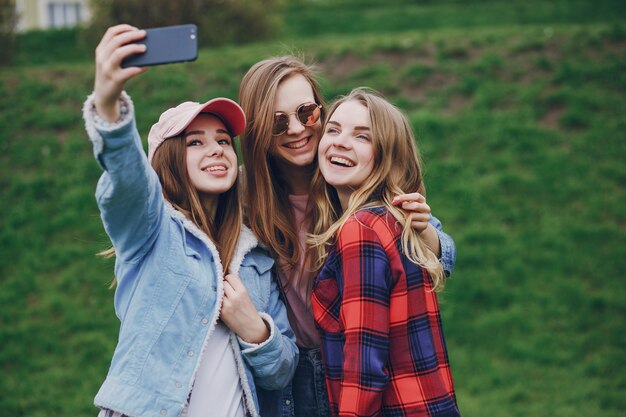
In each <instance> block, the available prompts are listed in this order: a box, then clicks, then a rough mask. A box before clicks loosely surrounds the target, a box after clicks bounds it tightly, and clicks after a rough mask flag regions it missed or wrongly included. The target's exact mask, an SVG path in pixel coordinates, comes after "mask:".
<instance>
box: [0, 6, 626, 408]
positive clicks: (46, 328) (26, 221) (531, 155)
mask: <svg viewBox="0 0 626 417" xmlns="http://www.w3.org/2000/svg"><path fill="white" fill-rule="evenodd" d="M309 3H313V2H309ZM345 3H349V1H346V2H344V4H345ZM401 3H402V2H401V1H399V0H396V1H393V2H390V3H389V4H390V6H389V7H391V8H392V9H393V7H400V6H399V5H400V4H401ZM318 4H319V8H320V10H328V9H324V8H325V7H326V8H332V7H339V6H333V3H331V2H326V1H321V0H319V2H318ZM436 4H437V3H435V2H431V3H426V4H425V5H424V7H430V8H436V7H437V6H436ZM472 4H473V3H472ZM472 4H470V5H468V6H467V7H477V6H475V5H472ZM498 4H500V6H498ZM549 4H562V3H558V2H556V3H549ZM572 4H573V6H572V8H573V9H575V10H578V12H579V13H578V14H575V16H576V19H574V18H572V15H573V14H574V12H573V11H571V10H570V11H566V10H565V11H564V13H565V15H566V16H570V17H571V20H572V21H570V22H566V23H563V22H562V19H560V18H559V19H557V18H556V17H555V16H554V14H550V13H548V12H545V11H544V12H542V11H541V10H538V11H536V13H537V18H536V21H533V22H531V23H532V24H523V23H524V22H514V23H516V24H515V25H508V26H507V25H504V24H501V23H502V22H501V21H499V20H498V19H496V17H495V16H494V15H493V14H491V15H489V16H490V20H485V21H484V22H483V23H481V24H480V25H478V24H476V25H473V26H474V27H471V28H470V27H454V25H443V24H442V25H438V26H435V25H434V26H432V27H431V28H430V29H429V30H411V29H409V28H402V31H400V32H392V31H389V32H387V31H381V32H380V33H365V32H364V33H360V31H356V29H355V30H354V31H352V33H345V34H342V35H338V34H337V33H334V34H326V35H324V36H316V37H313V36H309V37H302V38H299V40H294V39H295V38H294V39H291V40H289V41H285V40H284V39H283V40H278V41H275V42H268V43H262V44H261V43H260V44H254V45H247V46H238V47H224V48H219V49H205V50H202V51H201V53H200V58H199V60H198V61H197V62H194V63H189V64H185V65H175V66H166V67H161V68H152V69H151V70H150V71H148V73H147V74H145V75H144V76H143V77H142V78H140V79H137V80H133V81H132V82H130V83H129V85H128V88H127V89H128V91H129V92H130V93H131V95H132V96H133V99H134V101H135V105H136V108H137V112H138V116H139V120H138V126H139V129H140V132H141V133H142V134H143V136H144V137H145V136H146V135H147V132H148V129H149V127H150V125H151V124H152V123H153V122H154V120H156V119H157V118H158V116H159V114H160V112H161V111H162V110H163V109H164V108H166V107H168V106H171V105H173V104H176V103H177V102H180V101H182V100H185V99H189V98H195V99H198V100H202V99H208V98H209V97H212V96H215V95H225V96H228V97H231V98H236V96H237V89H238V83H239V80H240V78H241V75H243V73H244V72H245V71H246V70H247V69H248V68H249V67H250V65H252V64H253V63H254V62H256V61H257V60H259V59H261V58H263V57H266V56H268V55H272V54H280V53H284V52H287V51H302V52H304V53H305V55H306V56H307V57H308V58H309V59H311V60H315V61H316V62H317V65H318V67H319V69H320V72H321V75H322V77H323V78H322V85H323V88H324V93H325V96H326V98H328V99H331V98H332V97H334V96H335V95H337V94H343V93H346V92H347V91H349V90H350V89H351V88H352V87H355V86H356V85H367V86H372V87H376V88H379V89H381V90H382V91H383V92H384V93H385V94H386V95H387V96H388V98H389V99H390V100H392V101H393V102H394V103H396V104H398V105H399V106H401V107H402V109H403V110H404V111H405V112H406V113H407V115H408V116H409V118H410V120H411V123H412V125H413V127H414V129H415V131H416V133H417V136H418V145H419V147H420V149H421V151H422V154H423V157H424V160H425V164H426V183H427V187H428V201H429V204H430V205H431V207H432V208H433V211H434V213H435V215H437V216H438V217H439V218H440V219H442V220H443V222H444V225H445V229H446V231H447V232H449V233H450V234H451V235H452V236H453V237H454V238H455V241H456V244H457V249H458V257H457V264H456V269H455V272H454V274H453V279H451V280H449V281H448V283H447V286H446V288H445V290H444V292H443V293H442V294H441V296H440V300H441V308H442V312H443V316H444V328H445V331H446V336H447V342H448V349H449V353H450V360H451V363H452V367H453V373H454V377H455V383H456V389H457V394H458V400H459V405H460V407H461V411H462V412H463V415H464V416H470V417H471V416H481V417H483V416H486V417H496V416H497V417H500V416H501V417H516V416H520V417H521V416H533V417H543V416H546V417H548V416H550V417H552V416H556V417H572V416H574V417H577V416H585V417H587V416H588V417H595V416H600V415H602V416H609V417H612V416H615V417H617V416H621V415H623V410H625V409H626V400H625V398H626V397H624V395H623V393H624V392H625V391H626V375H625V374H624V372H623V369H624V368H626V324H625V322H624V317H625V316H626V286H625V285H624V284H623V283H622V279H623V269H624V266H625V262H624V259H626V214H625V213H626V198H625V197H626V196H625V192H624V185H625V184H626V168H624V161H625V160H626V141H625V139H626V137H625V133H624V132H626V119H625V118H624V114H626V111H625V110H626V77H625V76H624V74H626V71H625V69H626V22H624V20H623V19H621V20H620V16H619V15H615V14H614V15H613V16H612V17H611V18H610V19H609V18H607V19H605V20H606V22H604V23H603V22H602V21H599V20H598V19H593V18H592V17H593V16H583V14H582V13H580V12H581V10H583V11H584V10H587V9H586V8H585V7H587V6H584V5H586V4H587V3H583V2H572ZM616 4H617V3H613V2H599V3H598V7H597V9H598V10H599V11H598V12H597V13H600V12H602V11H603V10H606V8H607V7H608V6H606V5H612V6H611V7H613V8H614V9H613V10H617V9H615V8H616V7H618V6H616ZM489 5H492V6H490V7H492V8H496V6H497V7H503V6H501V3H498V2H488V3H487V6H489ZM603 5H605V6H603ZM487 6H485V7H487ZM583 6H584V7H583ZM416 7H417V6H416ZM440 7H441V8H442V9H439V10H440V11H441V13H440V14H438V15H437V16H440V21H443V20H445V19H448V17H446V16H448V15H447V14H446V13H444V11H445V10H447V9H446V8H451V7H453V4H452V2H444V3H443V4H442V5H441V6H440ZM454 7H461V6H460V5H459V4H456V5H455V6H454ZM464 7H465V6H464ZM516 7H524V6H516ZM546 7H547V8H548V6H546ZM487 9H489V7H487ZM346 10H347V11H346V13H348V11H350V10H353V9H346ZM371 10H372V11H371V13H374V14H375V13H379V12H381V11H380V10H379V8H376V7H374V6H372V7H371ZM489 10H490V9H489ZM288 13H291V12H289V11H288ZM320 13H321V12H320ZM381 13H382V12H381ZM494 13H495V12H494ZM542 13H544V14H545V15H546V16H547V17H546V16H544V17H541V16H542ZM307 16H309V17H307ZM310 16H312V15H306V16H303V17H302V21H304V20H306V19H313V17H310ZM313 16H314V15H313ZM622 16H623V15H622ZM474 18H476V19H477V17H474ZM540 18H541V19H543V20H541V19H540ZM459 19H460V18H459ZM485 19H486V18H485ZM503 19H505V20H506V16H503ZM381 22H382V23H381V24H387V25H388V26H389V27H390V26H391V25H389V24H388V23H384V22H386V20H385V21H381ZM616 22H617V23H616ZM509 23H511V22H509ZM547 23H549V25H548V24H547ZM290 24H292V25H295V23H290ZM357 32H358V33H357ZM23 53H24V54H27V52H23ZM70 61H71V62H67V63H62V62H58V63H47V64H45V63H44V62H40V61H37V62H35V63H34V65H18V66H15V67H12V68H5V69H0V131H1V132H2V135H1V137H2V139H1V140H0V166H1V167H2V169H1V171H0V189H1V190H2V200H0V210H1V211H2V213H3V215H2V220H1V223H0V244H1V245H2V246H1V247H2V251H0V276H1V277H2V278H0V305H1V306H2V308H1V309H0V345H1V346H2V347H1V348H0V367H1V369H2V377H1V378H0V392H2V393H3V394H4V395H2V397H1V398H0V409H2V410H3V411H2V413H0V414H2V415H3V416H8V417H18V416H35V417H40V416H41V417H43V416H46V417H47V416H50V415H72V416H85V417H86V416H93V415H94V412H95V411H96V410H95V409H94V408H93V406H92V405H91V401H92V398H93V396H94V394H95V392H96V391H97V389H98V387H99V385H100V383H101V382H102V379H103V378H104V376H105V374H106V371H107V367H108V363H109V360H110V357H111V354H112V352H113V349H114V346H115V341H116V337H117V329H118V322H117V320H116V318H115V316H114V313H113V300H112V297H113V292H112V291H110V290H108V284H109V282H110V280H111V278H112V274H113V270H112V262H111V261H105V260H102V259H99V258H96V256H95V253H96V252H98V251H99V250H102V249H104V248H106V247H108V240H107V237H106V235H105V234H104V231H103V230H102V226H101V224H100V219H99V215H98V211H97V208H96V205H95V201H94V198H93V193H94V189H95V184H96V181H97V178H98V176H99V173H100V171H99V168H98V166H97V164H96V163H95V161H94V160H93V158H92V154H91V146H90V144H89V143H88V141H87V138H86V135H85V133H84V130H83V125H82V120H81V112H80V108H81V105H82V102H83V100H84V98H85V97H86V95H87V94H88V93H89V92H90V91H91V88H92V83H93V68H92V63H91V62H88V61H84V60H83V61H81V60H77V61H76V60H75V61H72V60H71V59H70ZM35 64H36V65H35Z"/></svg>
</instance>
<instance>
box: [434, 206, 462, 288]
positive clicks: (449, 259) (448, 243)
mask: <svg viewBox="0 0 626 417" xmlns="http://www.w3.org/2000/svg"><path fill="white" fill-rule="evenodd" d="M429 222H430V224H432V225H433V226H434V228H435V230H437V235H438V236H439V246H440V247H441V256H440V257H439V260H440V261H441V263H442V264H443V270H444V271H445V273H446V276H447V277H449V276H450V275H451V274H452V270H453V269H454V263H455V262H456V246H455V245H454V240H452V237H451V236H450V235H448V234H447V233H445V232H444V231H443V226H442V224H441V222H440V221H439V219H438V218H436V217H435V216H432V215H431V216H430V219H429Z"/></svg>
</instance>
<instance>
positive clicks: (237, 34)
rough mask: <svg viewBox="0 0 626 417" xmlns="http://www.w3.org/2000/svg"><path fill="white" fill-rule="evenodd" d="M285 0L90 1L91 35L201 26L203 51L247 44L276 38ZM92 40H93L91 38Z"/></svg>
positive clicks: (199, 31)
mask: <svg viewBox="0 0 626 417" xmlns="http://www.w3.org/2000/svg"><path fill="white" fill-rule="evenodd" d="M284 3H285V0H178V1H172V0H91V6H92V12H93V19H92V23H91V28H90V30H89V32H90V33H91V36H95V37H96V38H98V39H99V38H100V36H102V33H104V30H105V29H106V27H108V26H111V25H113V24H117V23H129V24H132V25H134V26H137V27H140V28H151V27H158V26H169V25H177V24H185V23H194V24H196V25H198V35H199V42H200V46H201V47H205V46H216V45H222V44H227V43H244V42H249V41H252V40H262V39H268V38H271V37H273V36H275V35H276V34H277V33H278V32H279V30H280V27H281V25H282V22H281V16H282V13H281V12H280V11H281V10H280V9H281V8H282V7H283V5H284ZM91 36H90V37H91Z"/></svg>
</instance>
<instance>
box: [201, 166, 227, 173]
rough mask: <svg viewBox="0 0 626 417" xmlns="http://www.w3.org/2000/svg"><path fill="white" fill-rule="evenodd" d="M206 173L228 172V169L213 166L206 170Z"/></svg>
mask: <svg viewBox="0 0 626 417" xmlns="http://www.w3.org/2000/svg"><path fill="white" fill-rule="evenodd" d="M204 170H205V171H209V172H215V171H226V167H223V166H212V167H208V168H205V169H204Z"/></svg>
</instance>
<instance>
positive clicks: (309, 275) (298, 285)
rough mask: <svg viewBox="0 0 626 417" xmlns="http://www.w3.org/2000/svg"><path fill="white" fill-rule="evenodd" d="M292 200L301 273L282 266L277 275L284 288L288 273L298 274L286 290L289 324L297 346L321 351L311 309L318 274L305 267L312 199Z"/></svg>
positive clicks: (304, 196)
mask: <svg viewBox="0 0 626 417" xmlns="http://www.w3.org/2000/svg"><path fill="white" fill-rule="evenodd" d="M289 201H290V202H291V208H292V210H293V214H294V217H295V220H296V227H297V230H298V240H299V243H300V253H301V254H302V255H301V259H300V264H299V266H300V268H298V270H294V271H286V270H285V269H284V268H281V267H280V266H279V268H278V276H279V278H280V282H281V283H282V284H283V285H285V284H286V283H287V281H288V279H289V273H292V274H295V276H294V278H293V280H292V281H291V284H290V285H289V287H288V288H287V289H286V295H287V314H288V316H289V324H290V325H291V328H292V329H293V331H294V333H295V334H296V344H297V345H298V346H300V347H303V348H319V347H320V337H319V334H318V332H317V328H316V327H315V320H314V319H313V309H312V308H311V286H312V285H313V279H314V278H315V275H316V273H317V271H311V267H310V266H308V265H307V266H304V267H302V264H303V263H304V253H305V249H306V238H307V233H308V232H309V227H310V225H309V224H308V222H307V221H306V208H307V203H308V201H309V196H308V195H290V196H289ZM279 265H280V262H279Z"/></svg>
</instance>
